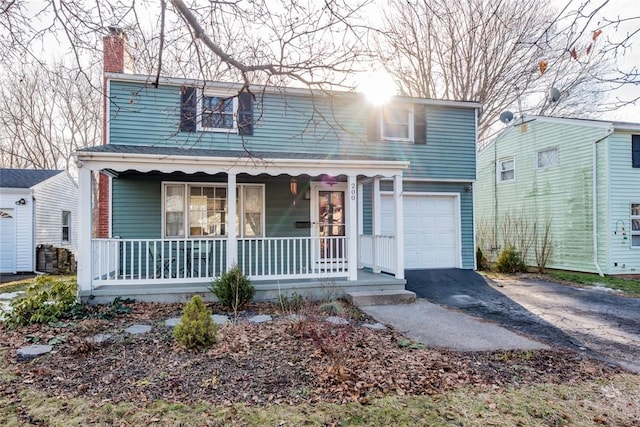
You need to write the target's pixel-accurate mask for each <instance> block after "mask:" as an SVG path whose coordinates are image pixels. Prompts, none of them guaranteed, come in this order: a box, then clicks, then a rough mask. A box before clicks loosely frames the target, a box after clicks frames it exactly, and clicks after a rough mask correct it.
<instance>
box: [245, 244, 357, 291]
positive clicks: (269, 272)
mask: <svg viewBox="0 0 640 427" xmlns="http://www.w3.org/2000/svg"><path fill="white" fill-rule="evenodd" d="M346 256H347V238H346V237H341V236H337V237H336V236H332V237H269V238H261V239H239V240H238V265H239V266H240V268H241V269H242V271H243V272H244V274H246V275H247V276H248V277H249V278H251V279H258V280H259V279H268V280H276V279H298V278H320V277H323V278H324V277H340V276H346V275H348V263H347V258H346Z"/></svg>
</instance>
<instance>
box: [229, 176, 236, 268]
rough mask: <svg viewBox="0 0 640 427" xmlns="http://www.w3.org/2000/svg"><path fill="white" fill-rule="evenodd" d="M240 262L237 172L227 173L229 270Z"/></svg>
mask: <svg viewBox="0 0 640 427" xmlns="http://www.w3.org/2000/svg"><path fill="white" fill-rule="evenodd" d="M237 263H238V238H237V237H236V174H235V173H228V174H227V270H229V269H230V268H231V267H232V266H233V265H234V264H237Z"/></svg>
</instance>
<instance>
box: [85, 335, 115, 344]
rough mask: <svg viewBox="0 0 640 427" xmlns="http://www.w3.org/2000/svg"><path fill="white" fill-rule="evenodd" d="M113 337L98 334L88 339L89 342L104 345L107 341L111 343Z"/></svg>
mask: <svg viewBox="0 0 640 427" xmlns="http://www.w3.org/2000/svg"><path fill="white" fill-rule="evenodd" d="M112 336H113V335H111V334H96V335H94V336H92V337H90V338H87V341H89V342H92V343H94V344H102V343H103V342H105V341H109V340H110V339H111V337H112Z"/></svg>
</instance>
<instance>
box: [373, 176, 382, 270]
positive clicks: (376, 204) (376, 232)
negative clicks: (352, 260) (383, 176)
mask: <svg viewBox="0 0 640 427" xmlns="http://www.w3.org/2000/svg"><path fill="white" fill-rule="evenodd" d="M372 191H373V197H372V201H373V203H372V205H373V206H372V207H371V210H372V211H373V212H371V216H372V220H373V224H372V225H373V227H372V230H371V234H373V236H372V237H373V272H374V273H380V271H381V270H380V267H379V262H378V260H379V259H380V255H379V254H378V236H380V229H381V228H382V227H381V226H380V221H381V219H380V217H381V212H380V208H381V203H382V202H381V201H380V177H379V176H376V177H375V178H373V190H372Z"/></svg>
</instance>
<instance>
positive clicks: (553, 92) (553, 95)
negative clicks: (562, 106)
mask: <svg viewBox="0 0 640 427" xmlns="http://www.w3.org/2000/svg"><path fill="white" fill-rule="evenodd" d="M559 100H560V91H559V90H558V89H556V88H555V87H551V89H549V102H558V101H559Z"/></svg>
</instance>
